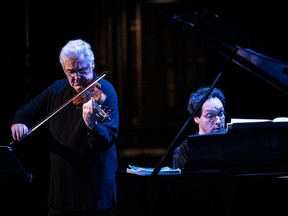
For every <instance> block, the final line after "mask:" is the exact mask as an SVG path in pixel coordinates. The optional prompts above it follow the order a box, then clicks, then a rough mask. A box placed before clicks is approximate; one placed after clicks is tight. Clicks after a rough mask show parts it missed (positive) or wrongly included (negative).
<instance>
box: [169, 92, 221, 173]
mask: <svg viewBox="0 0 288 216" xmlns="http://www.w3.org/2000/svg"><path fill="white" fill-rule="evenodd" d="M208 91H209V87H200V88H199V89H198V90H197V91H195V92H193V93H191V95H190V97H189V101H188V106H187V109H188V112H189V113H190V114H191V113H193V112H194V110H195V109H196V107H197V106H198V104H199V103H200V102H201V101H202V99H203V97H204V96H205V95H206V93H207V92H208ZM225 103H226V101H225V96H224V94H223V92H222V91H221V90H220V89H218V88H216V87H214V88H213V89H212V91H211V92H210V94H209V95H208V97H207V99H206V100H205V101H204V103H203V105H202V107H200V108H199V111H197V112H196V113H195V117H194V123H195V124H196V125H197V131H196V132H195V133H196V134H199V135H202V134H209V133H222V132H225V131H226V128H225ZM189 152H190V149H189V145H188V140H187V139H185V140H184V141H183V142H182V143H181V144H180V145H179V146H178V147H177V148H176V149H175V151H174V154H173V168H179V169H183V168H184V167H185V165H186V163H187V162H188V160H189V155H190V153H189Z"/></svg>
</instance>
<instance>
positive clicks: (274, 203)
mask: <svg viewBox="0 0 288 216" xmlns="http://www.w3.org/2000/svg"><path fill="white" fill-rule="evenodd" d="M172 21H173V22H174V23H176V25H177V26H180V28H181V29H182V30H185V31H189V32H192V33H196V34H198V35H199V36H201V38H203V40H205V41H206V42H207V43H208V44H209V45H211V46H212V47H214V48H215V50H216V51H217V52H219V53H220V54H221V55H223V56H224V57H225V58H228V59H230V60H231V61H232V62H234V63H235V64H237V65H238V66H240V67H242V68H243V69H244V70H248V71H249V72H251V73H253V74H254V75H255V76H257V77H259V78H261V79H263V80H264V81H265V82H267V83H268V84H269V85H273V86H274V87H275V88H277V89H278V90H279V91H281V92H282V93H284V94H285V95H288V73H287V71H288V70H287V68H288V64H287V63H286V62H283V61H280V60H277V59H274V58H271V57H268V56H267V55H264V54H262V53H260V52H257V51H255V50H254V49H251V48H250V47H249V46H246V44H245V43H242V41H239V40H237V39H236V38H231V35H232V34H227V32H228V31H227V29H223V28H224V27H225V26H223V25H222V24H223V23H221V22H220V21H219V19H218V16H216V15H215V14H213V13H212V14H211V13H210V12H209V11H204V12H203V13H199V12H195V13H192V14H188V15H175V16H173V19H172ZM287 131H288V123H287V122H279V123H273V122H269V123H267V124H252V125H251V124H250V125H246V126H245V124H244V125H242V126H241V127H238V128H237V127H236V128H234V129H231V130H228V131H227V132H225V133H221V134H209V135H201V136H199V135H189V136H188V140H189V143H190V145H191V146H192V149H193V151H191V160H190V162H189V163H188V164H187V166H186V167H185V169H184V170H182V173H181V174H180V175H158V173H159V170H160V168H161V167H162V166H164V165H165V162H166V159H167V158H168V157H169V156H171V154H172V153H173V151H174V149H175V148H176V147H177V143H178V142H177V141H178V140H177V137H176V139H175V140H174V142H172V144H171V145H170V146H169V148H168V150H167V152H166V154H165V155H163V157H162V158H161V160H160V162H159V164H158V165H157V166H156V167H155V170H154V172H153V173H152V175H148V176H140V175H136V174H131V173H126V172H125V170H119V171H118V172H117V187H118V194H117V206H116V209H115V215H117V216H118V215H119V216H120V215H121V216H122V215H125V216H129V215H138V216H142V215H150V214H151V215H152V214H153V215H154V214H159V215H171V214H173V213H175V214H177V215H184V214H185V215H186V214H189V215H190V214H191V215H192V214H196V215H208V214H213V215H219V216H220V215H221V216H226V215H227V216H228V215H229V216H230V215H260V214H271V215H280V214H282V212H283V211H285V210H286V209H287V208H286V206H287V204H286V198H285V197H286V195H287V194H288V133H287Z"/></svg>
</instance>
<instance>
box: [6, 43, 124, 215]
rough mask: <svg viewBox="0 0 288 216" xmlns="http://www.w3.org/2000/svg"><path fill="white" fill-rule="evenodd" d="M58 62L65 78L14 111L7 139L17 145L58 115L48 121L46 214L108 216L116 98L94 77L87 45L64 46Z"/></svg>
mask: <svg viewBox="0 0 288 216" xmlns="http://www.w3.org/2000/svg"><path fill="white" fill-rule="evenodd" d="M59 61H60V63H61V66H62V68H63V71H64V74H65V75H66V78H67V79H61V80H56V81H55V82H53V83H52V84H51V85H50V86H48V87H47V88H46V89H45V90H43V91H42V92H41V93H40V94H39V95H37V96H36V97H35V98H33V99H31V100H30V102H29V103H27V104H25V105H24V106H22V107H21V108H20V109H19V110H18V111H17V112H16V114H15V116H14V117H13V119H12V120H11V132H12V137H13V140H14V142H21V140H23V138H24V137H26V136H27V135H28V134H29V133H30V132H31V129H29V128H31V127H32V126H34V125H37V122H39V120H41V119H45V118H46V119H47V116H49V115H50V116H51V113H53V112H55V110H57V113H56V114H55V115H53V116H52V117H51V118H49V120H48V121H47V123H48V128H49V130H50V134H51V140H49V149H50V150H51V151H50V152H49V157H50V167H51V168H50V169H51V172H50V183H49V184H50V185H49V195H48V201H47V205H48V215H49V216H58V215H59V216H60V215H62V216H65V215H67V216H68V215H71V216H72V215H77V216H84V215H85V216H88V215H89V216H96V215H97V216H99V215H101V216H102V215H103V216H108V215H111V212H112V210H113V208H114V206H115V202H116V180H115V177H116V176H115V171H116V170H117V169H118V163H117V150H116V139H117V137H118V133H119V108H118V96H117V93H116V91H115V89H114V87H113V85H112V84H111V83H110V82H109V81H107V80H105V79H104V78H102V77H101V76H99V75H97V74H96V73H95V71H94V70H95V57H94V54H93V51H92V49H91V46H90V44H89V43H87V42H85V41H83V40H81V39H76V40H71V41H68V43H67V44H66V45H65V46H64V47H63V48H62V49H61V52H60V56H59ZM91 83H92V85H91ZM70 101H71V103H70ZM67 102H68V103H67ZM66 104H67V105H66ZM59 107H61V109H59ZM40 122H41V121H40Z"/></svg>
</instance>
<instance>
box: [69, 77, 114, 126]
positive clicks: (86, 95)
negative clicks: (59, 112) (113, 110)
mask: <svg viewBox="0 0 288 216" xmlns="http://www.w3.org/2000/svg"><path fill="white" fill-rule="evenodd" d="M91 98H94V100H93V101H94V104H93V105H94V109H95V110H96V112H97V113H96V114H97V121H99V122H103V121H104V120H106V119H108V120H111V119H110V116H109V112H110V111H109V110H108V107H107V106H106V107H104V109H102V107H101V103H103V102H104V101H105V99H106V95H105V94H104V93H103V91H102V88H101V84H100V83H99V82H96V83H95V84H94V85H93V86H91V87H90V88H88V89H87V90H85V91H83V93H82V94H80V95H78V96H77V97H75V98H74V99H73V101H72V103H73V104H74V105H75V106H77V107H79V108H82V106H83V104H84V103H86V102H88V101H89V100H90V99H91Z"/></svg>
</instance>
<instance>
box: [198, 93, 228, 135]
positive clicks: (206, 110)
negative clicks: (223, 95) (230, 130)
mask: <svg viewBox="0 0 288 216" xmlns="http://www.w3.org/2000/svg"><path fill="white" fill-rule="evenodd" d="M194 121H195V122H196V123H197V124H198V129H199V134H208V133H215V132H223V131H224V130H225V110H224V106H223V104H222V102H221V101H220V100H219V98H217V97H215V98H209V99H207V100H206V101H205V102H204V104H203V106H202V113H201V116H195V117H194Z"/></svg>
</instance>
